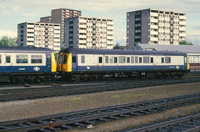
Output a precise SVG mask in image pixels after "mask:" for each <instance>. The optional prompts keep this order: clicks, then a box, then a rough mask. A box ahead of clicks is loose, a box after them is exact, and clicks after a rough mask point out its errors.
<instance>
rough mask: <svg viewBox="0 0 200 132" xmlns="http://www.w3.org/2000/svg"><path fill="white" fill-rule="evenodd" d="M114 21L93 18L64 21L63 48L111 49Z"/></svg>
mask: <svg viewBox="0 0 200 132" xmlns="http://www.w3.org/2000/svg"><path fill="white" fill-rule="evenodd" d="M113 25H114V21H113V20H112V19H104V18H94V17H84V16H79V17H74V18H69V19H65V48H87V49H113V46H114V27H113Z"/></svg>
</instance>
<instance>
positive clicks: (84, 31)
mask: <svg viewBox="0 0 200 132" xmlns="http://www.w3.org/2000/svg"><path fill="white" fill-rule="evenodd" d="M79 33H87V31H86V30H81V29H79Z"/></svg>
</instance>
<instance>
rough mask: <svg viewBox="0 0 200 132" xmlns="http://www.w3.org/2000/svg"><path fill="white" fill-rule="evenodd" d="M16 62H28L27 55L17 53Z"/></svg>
mask: <svg viewBox="0 0 200 132" xmlns="http://www.w3.org/2000/svg"><path fill="white" fill-rule="evenodd" d="M16 63H28V55H17V56H16Z"/></svg>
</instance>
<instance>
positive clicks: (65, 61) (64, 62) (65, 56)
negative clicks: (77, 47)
mask: <svg viewBox="0 0 200 132" xmlns="http://www.w3.org/2000/svg"><path fill="white" fill-rule="evenodd" d="M63 64H67V55H64V61H63Z"/></svg>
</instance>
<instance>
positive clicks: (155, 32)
mask: <svg viewBox="0 0 200 132" xmlns="http://www.w3.org/2000/svg"><path fill="white" fill-rule="evenodd" d="M150 34H151V35H158V32H157V31H150Z"/></svg>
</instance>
